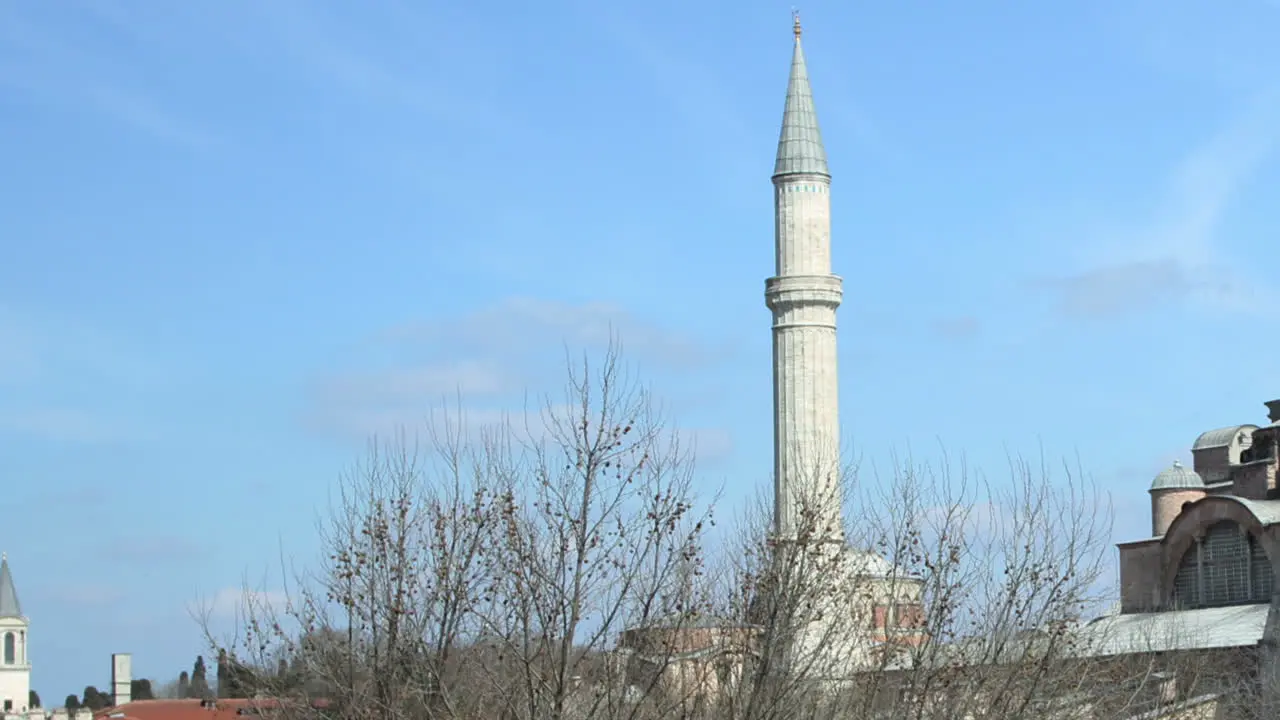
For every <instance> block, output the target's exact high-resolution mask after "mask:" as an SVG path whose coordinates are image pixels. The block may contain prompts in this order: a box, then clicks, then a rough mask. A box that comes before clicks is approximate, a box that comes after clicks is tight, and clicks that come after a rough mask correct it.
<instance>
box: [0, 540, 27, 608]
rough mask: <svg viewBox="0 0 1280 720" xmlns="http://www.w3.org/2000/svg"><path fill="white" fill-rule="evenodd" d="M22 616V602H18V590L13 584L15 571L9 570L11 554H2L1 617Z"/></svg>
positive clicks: (0, 576) (0, 577) (0, 559)
mask: <svg viewBox="0 0 1280 720" xmlns="http://www.w3.org/2000/svg"><path fill="white" fill-rule="evenodd" d="M20 617H22V603H19V602H18V590H17V588H15V587H14V586H13V573H11V572H9V556H8V555H5V554H0V618H20Z"/></svg>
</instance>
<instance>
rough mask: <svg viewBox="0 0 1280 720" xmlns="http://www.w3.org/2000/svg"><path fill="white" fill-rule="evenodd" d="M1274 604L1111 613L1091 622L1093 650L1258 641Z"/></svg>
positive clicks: (1186, 647)
mask: <svg viewBox="0 0 1280 720" xmlns="http://www.w3.org/2000/svg"><path fill="white" fill-rule="evenodd" d="M1268 609H1269V605H1267V604H1266V603H1259V604H1254V605H1229V606H1227V607H1214V608H1198V609H1196V610H1172V611H1167V612H1151V613H1129V614H1117V615H1107V616H1104V617H1100V618H1098V619H1096V620H1094V621H1093V622H1091V623H1089V624H1088V625H1086V626H1085V627H1084V628H1083V630H1082V632H1083V633H1084V634H1085V635H1086V637H1087V638H1088V639H1089V640H1090V641H1091V642H1089V643H1088V650H1087V651H1085V652H1084V653H1082V654H1088V655H1092V656H1106V655H1124V654H1129V653H1146V652H1164V651H1169V650H1210V649H1215V648H1233V647H1247V646H1250V645H1256V644H1258V641H1259V640H1261V639H1262V631H1263V629H1264V628H1265V627H1266V624H1267V611H1268Z"/></svg>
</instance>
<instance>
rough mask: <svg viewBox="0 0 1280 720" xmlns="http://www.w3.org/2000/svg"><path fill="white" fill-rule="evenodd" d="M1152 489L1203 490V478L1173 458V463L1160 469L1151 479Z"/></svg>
mask: <svg viewBox="0 0 1280 720" xmlns="http://www.w3.org/2000/svg"><path fill="white" fill-rule="evenodd" d="M1151 489H1152V490H1203V489H1204V480H1202V479H1200V476H1199V475H1198V474H1197V473H1196V471H1195V470H1192V469H1191V468H1189V467H1186V466H1185V465H1183V464H1182V463H1181V462H1180V461H1178V460H1174V461H1173V465H1171V466H1169V467H1167V468H1165V469H1164V470H1161V471H1160V474H1159V475H1156V479H1155V480H1152V481H1151Z"/></svg>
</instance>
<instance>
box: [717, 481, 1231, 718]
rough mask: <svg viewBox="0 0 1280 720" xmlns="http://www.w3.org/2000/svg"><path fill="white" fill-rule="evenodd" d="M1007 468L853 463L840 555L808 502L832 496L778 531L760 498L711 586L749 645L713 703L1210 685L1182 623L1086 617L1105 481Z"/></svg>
mask: <svg viewBox="0 0 1280 720" xmlns="http://www.w3.org/2000/svg"><path fill="white" fill-rule="evenodd" d="M1010 471H1011V472H1010V473H1009V476H1008V479H1007V480H1005V481H1003V482H995V481H989V480H987V479H985V478H983V477H981V476H980V475H977V474H974V473H971V472H969V471H968V469H967V468H966V467H965V466H964V465H963V464H962V465H961V466H960V468H959V470H958V471H955V472H953V471H952V467H951V466H950V464H949V463H948V462H947V461H946V459H945V457H944V461H943V463H942V464H941V470H935V469H933V468H931V467H930V466H928V465H924V464H917V463H914V462H910V461H908V462H900V461H897V460H895V463H894V466H893V470H892V472H891V473H890V474H889V476H888V477H885V478H881V477H872V478H870V479H865V480H863V481H862V482H861V483H859V482H858V478H857V473H856V472H853V471H849V472H848V473H847V474H846V476H845V478H844V482H843V488H844V492H843V494H844V495H845V496H846V497H849V498H851V502H850V503H849V508H848V511H847V512H846V517H847V518H848V519H849V523H848V527H847V528H845V530H844V533H843V540H842V542H841V543H840V548H839V550H838V551H837V550H836V549H835V548H833V547H832V544H833V543H832V542H831V539H830V538H831V534H830V533H828V532H827V531H826V530H825V529H824V528H823V527H822V523H821V521H820V520H818V518H822V517H823V516H824V514H825V510H824V509H819V508H815V509H813V510H809V509H808V508H807V507H805V506H807V505H809V504H813V503H817V504H826V503H831V502H837V501H838V500H839V495H840V494H841V493H837V492H834V491H828V495H829V496H819V495H817V494H815V495H814V496H812V497H809V498H805V499H803V500H802V501H801V505H802V508H804V509H802V510H801V511H800V512H799V515H800V516H801V517H803V518H806V520H805V521H804V522H802V523H801V530H800V532H797V533H795V534H794V536H793V537H790V538H787V539H785V540H786V541H785V542H782V541H781V539H779V538H776V537H770V536H769V533H768V530H767V528H768V522H769V520H768V510H767V503H761V504H760V506H759V507H758V508H757V511H756V512H755V513H754V514H753V515H751V516H749V517H748V518H746V522H745V530H744V531H743V532H742V533H741V535H740V540H739V542H740V545H739V546H738V549H737V550H736V551H731V552H730V553H729V554H728V556H729V557H731V558H736V559H738V562H737V563H736V568H735V569H734V570H733V571H732V572H730V573H728V576H729V577H730V578H731V580H730V581H729V582H728V583H727V584H726V588H727V589H726V590H725V591H724V592H722V593H721V594H720V597H721V598H722V599H724V600H727V601H728V605H729V607H730V610H731V612H737V613H740V615H739V617H741V618H742V619H743V620H744V621H745V622H746V623H747V624H750V625H752V626H753V628H754V632H755V635H754V644H753V646H752V651H751V652H750V653H747V654H746V655H744V656H743V660H742V663H741V664H740V665H739V666H738V667H737V672H738V674H739V676H740V677H741V681H740V682H739V683H738V684H737V685H735V686H734V688H733V692H730V693H726V694H725V695H723V696H722V697H721V699H720V703H719V704H718V706H717V710H716V715H717V716H718V717H722V718H751V719H752V720H754V719H756V718H760V719H764V718H769V719H770V720H773V719H777V720H792V719H795V720H816V719H818V718H884V719H885V720H889V719H891V718H894V719H896V718H918V719H921V720H924V719H930V720H932V719H935V718H936V719H938V720H943V719H946V720H950V719H953V718H1000V719H1005V718H1045V717H1053V718H1064V719H1065V718H1090V719H1094V718H1099V719H1100V718H1117V719H1119V718H1130V717H1136V716H1138V715H1140V714H1142V713H1143V712H1148V711H1151V710H1153V709H1158V708H1162V707H1172V706H1173V704H1175V703H1186V702H1189V701H1193V700H1197V699H1199V700H1204V698H1206V697H1207V696H1208V695H1210V694H1212V693H1214V692H1221V691H1222V687H1223V685H1222V683H1221V682H1215V681H1214V680H1213V679H1212V678H1213V677H1215V676H1214V675H1213V673H1212V672H1211V671H1212V670H1213V667H1214V664H1215V663H1216V664H1218V665H1221V664H1222V663H1223V662H1224V660H1223V658H1222V657H1217V658H1215V659H1210V658H1209V657H1206V656H1205V655H1203V654H1196V653H1185V652H1170V650H1171V649H1173V648H1177V647H1181V646H1182V645H1179V642H1182V641H1183V640H1185V630H1182V631H1179V630H1170V629H1165V630H1163V632H1165V633H1167V635H1166V636H1164V637H1145V638H1144V637H1137V636H1135V635H1134V634H1133V632H1132V631H1126V632H1128V635H1126V636H1125V637H1124V638H1117V637H1116V635H1117V632H1116V628H1114V627H1112V626H1110V625H1108V624H1106V623H1101V624H1089V623H1088V622H1087V621H1088V620H1089V619H1090V618H1092V617H1095V616H1096V615H1097V614H1098V613H1099V612H1101V610H1102V608H1103V607H1104V606H1105V604H1106V601H1107V600H1108V599H1109V598H1110V597H1111V593H1110V589H1109V588H1107V587H1106V586H1105V585H1104V584H1102V583H1101V579H1102V575H1103V573H1102V569H1103V563H1104V562H1105V561H1106V560H1107V559H1108V558H1109V556H1110V552H1109V550H1110V548H1109V537H1108V535H1109V529H1110V523H1109V507H1108V504H1107V502H1106V496H1105V494H1103V493H1099V492H1097V491H1095V490H1094V489H1093V488H1091V487H1090V486H1089V485H1088V484H1087V483H1085V482H1082V481H1081V480H1080V479H1079V473H1077V472H1072V471H1071V470H1070V468H1065V467H1064V471H1063V472H1062V473H1060V474H1057V475H1055V474H1054V473H1052V472H1050V469H1049V468H1048V467H1046V466H1044V465H1043V464H1042V465H1040V466H1032V465H1030V464H1029V463H1026V462H1024V461H1021V460H1014V461H1013V462H1012V463H1011V465H1010ZM801 485H802V486H805V487H815V488H816V487H821V485H820V484H819V483H802V484H801ZM744 590H745V597H744V596H743V595H742V594H741V593H742V592H743V591H744ZM735 592H736V593H739V595H738V596H736V597H735V596H734V595H733V593H735ZM1154 626H1155V627H1159V625H1158V624H1155V625H1154ZM806 634H809V635H810V637H809V638H808V639H807V640H798V639H797V638H798V637H799V638H803V636H804V635H806ZM1175 636H1176V637H1175ZM1118 640H1123V641H1124V643H1127V644H1126V645H1125V646H1124V647H1120V646H1119V645H1117V642H1118ZM797 646H799V648H800V656H799V659H800V660H801V661H800V662H797V661H796V660H797ZM815 647H816V648H822V649H826V650H828V651H827V652H812V651H809V650H807V649H808V648H815ZM831 649H835V650H836V651H835V652H830V650H831ZM806 653H807V654H806ZM1233 663H1234V664H1233ZM1227 664H1228V665H1229V666H1231V667H1232V668H1233V669H1234V671H1235V672H1236V673H1237V674H1238V673H1239V668H1241V667H1242V666H1241V665H1240V664H1239V663H1238V662H1235V661H1234V660H1233V661H1232V662H1228V663H1227ZM1222 675H1223V673H1218V675H1217V676H1216V677H1219V678H1221V677H1222Z"/></svg>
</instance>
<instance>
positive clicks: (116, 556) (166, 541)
mask: <svg viewBox="0 0 1280 720" xmlns="http://www.w3.org/2000/svg"><path fill="white" fill-rule="evenodd" d="M95 554H96V555H98V557H99V559H100V560H102V561H103V562H110V563H127V564H131V565H138V566H141V567H145V568H153V569H154V568H155V567H157V566H158V565H173V564H180V565H190V564H191V563H193V562H195V561H197V560H203V559H206V558H207V557H208V555H209V550H208V548H205V547H202V546H200V545H198V544H197V543H196V542H194V541H193V540H191V539H190V538H187V537H183V536H180V535H168V534H163V535H125V536H117V537H113V538H108V539H106V540H104V541H103V542H101V543H99V544H98V545H96V546H95Z"/></svg>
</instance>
